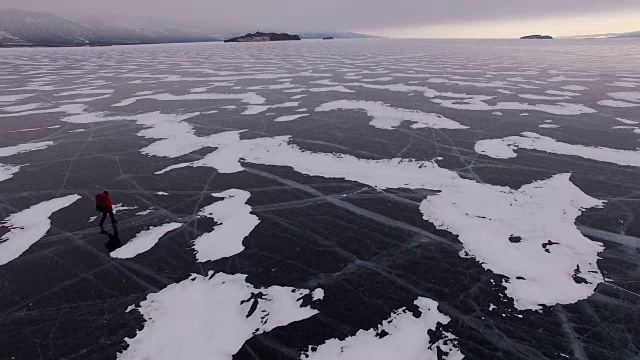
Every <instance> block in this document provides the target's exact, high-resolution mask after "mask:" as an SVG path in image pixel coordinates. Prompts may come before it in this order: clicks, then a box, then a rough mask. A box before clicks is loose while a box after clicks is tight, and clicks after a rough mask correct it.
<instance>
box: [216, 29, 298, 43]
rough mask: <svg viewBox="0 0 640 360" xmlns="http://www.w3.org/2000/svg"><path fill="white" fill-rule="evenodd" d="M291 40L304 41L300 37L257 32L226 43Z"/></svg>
mask: <svg viewBox="0 0 640 360" xmlns="http://www.w3.org/2000/svg"><path fill="white" fill-rule="evenodd" d="M291 40H302V39H301V38H300V36H299V35H290V34H285V33H282V34H277V33H263V32H259V31H258V32H256V33H254V34H247V35H244V36H238V37H234V38H231V39H228V40H225V41H224V42H226V43H231V42H262V41H291Z"/></svg>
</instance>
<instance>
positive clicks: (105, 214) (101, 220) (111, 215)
mask: <svg viewBox="0 0 640 360" xmlns="http://www.w3.org/2000/svg"><path fill="white" fill-rule="evenodd" d="M107 214H109V217H110V218H111V226H113V227H115V226H116V223H117V221H116V218H115V217H114V216H113V211H104V212H102V219H100V227H104V221H105V220H106V219H107Z"/></svg>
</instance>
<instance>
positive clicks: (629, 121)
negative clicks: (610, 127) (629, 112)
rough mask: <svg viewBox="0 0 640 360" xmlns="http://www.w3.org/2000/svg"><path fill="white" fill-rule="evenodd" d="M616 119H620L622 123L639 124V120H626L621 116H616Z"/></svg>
mask: <svg viewBox="0 0 640 360" xmlns="http://www.w3.org/2000/svg"><path fill="white" fill-rule="evenodd" d="M616 120H618V121H620V122H621V123H623V124H628V125H635V124H640V122H638V121H633V120H627V119H623V118H616Z"/></svg>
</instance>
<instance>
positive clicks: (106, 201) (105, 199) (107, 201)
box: [104, 194, 113, 211]
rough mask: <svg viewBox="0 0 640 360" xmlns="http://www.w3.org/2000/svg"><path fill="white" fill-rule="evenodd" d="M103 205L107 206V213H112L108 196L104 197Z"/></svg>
mask: <svg viewBox="0 0 640 360" xmlns="http://www.w3.org/2000/svg"><path fill="white" fill-rule="evenodd" d="M104 204H105V205H106V206H107V209H109V211H113V205H112V204H111V198H110V197H109V195H106V194H105V195H104Z"/></svg>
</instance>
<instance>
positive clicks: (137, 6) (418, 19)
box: [0, 0, 640, 37]
mask: <svg viewBox="0 0 640 360" xmlns="http://www.w3.org/2000/svg"><path fill="white" fill-rule="evenodd" d="M0 6H2V7H7V8H21V9H28V10H42V11H50V12H56V13H69V12H74V13H93V14H116V15H118V14H127V15H129V16H138V15H142V16H150V17H171V18H174V19H180V20H193V21H199V22H200V21H206V22H210V23H212V24H218V25H220V24H224V26H225V27H228V26H233V27H234V28H238V29H241V28H243V27H251V28H262V27H264V28H270V29H282V30H299V31H303V30H345V31H361V32H368V33H375V34H380V35H390V36H408V37H425V36H427V37H428V36H436V37H478V36H480V37H509V36H516V35H521V34H522V33H523V32H525V33H528V32H530V31H533V30H536V31H534V32H542V33H551V34H553V35H570V34H584V33H585V31H586V33H601V32H619V31H634V30H640V0H322V1H318V0H315V1H311V0H1V5H0Z"/></svg>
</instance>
